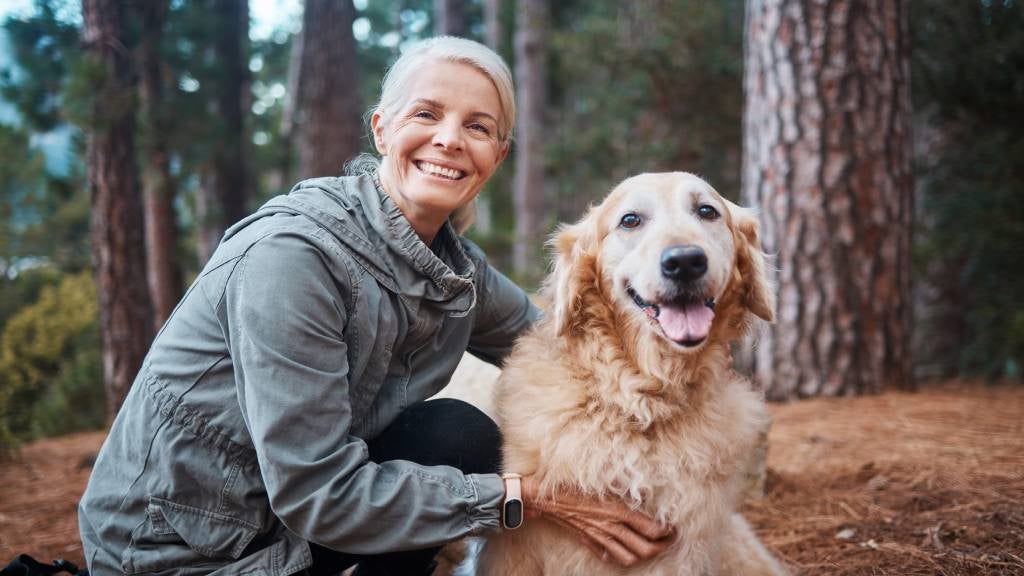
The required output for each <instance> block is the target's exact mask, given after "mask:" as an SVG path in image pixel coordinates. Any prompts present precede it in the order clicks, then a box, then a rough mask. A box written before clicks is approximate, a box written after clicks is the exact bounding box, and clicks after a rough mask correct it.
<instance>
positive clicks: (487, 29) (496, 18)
mask: <svg viewBox="0 0 1024 576" xmlns="http://www.w3.org/2000/svg"><path fill="white" fill-rule="evenodd" d="M484 41H485V42H486V43H487V46H488V47H489V48H490V49H491V50H494V51H495V52H498V51H499V50H500V49H501V0H484Z"/></svg>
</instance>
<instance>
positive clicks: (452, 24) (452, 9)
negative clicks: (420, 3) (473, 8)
mask: <svg viewBox="0 0 1024 576" xmlns="http://www.w3.org/2000/svg"><path fill="white" fill-rule="evenodd" d="M434 34H436V35H437V36H444V35H447V36H463V37H464V36H465V35H466V12H465V6H464V0H434Z"/></svg>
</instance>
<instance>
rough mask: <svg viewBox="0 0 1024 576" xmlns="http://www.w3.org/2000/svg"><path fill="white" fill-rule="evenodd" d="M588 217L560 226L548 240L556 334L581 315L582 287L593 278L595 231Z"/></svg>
mask: <svg viewBox="0 0 1024 576" xmlns="http://www.w3.org/2000/svg"><path fill="white" fill-rule="evenodd" d="M591 215H592V214H591ZM588 216H589V215H588ZM589 220H590V218H589V217H584V218H583V220H581V221H580V222H578V223H576V224H573V225H571V226H562V227H561V228H559V230H558V231H557V232H556V233H555V235H554V236H552V237H551V240H549V241H548V248H549V249H550V250H551V252H552V255H553V256H554V270H553V271H552V274H551V276H550V277H549V279H548V286H547V291H548V294H549V296H550V302H551V310H550V311H549V312H550V314H551V315H552V317H553V319H554V322H555V332H556V333H557V334H558V335H559V336H564V335H567V334H569V333H570V332H572V330H573V328H574V326H575V324H576V322H577V321H578V320H579V319H580V316H581V309H582V307H583V301H582V297H583V291H584V288H585V287H586V286H587V285H588V284H589V283H592V282H593V278H594V274H595V271H594V270H593V260H594V257H593V255H592V243H593V238H594V234H593V232H592V231H591V228H592V226H591V225H590V223H589Z"/></svg>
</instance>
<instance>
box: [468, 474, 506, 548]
mask: <svg viewBox="0 0 1024 576" xmlns="http://www.w3.org/2000/svg"><path fill="white" fill-rule="evenodd" d="M466 479H467V480H468V482H469V484H470V486H471V487H472V488H473V492H474V493H475V494H476V504H474V505H472V506H470V509H469V529H470V533H471V534H474V535H476V534H481V533H486V532H494V531H497V530H498V529H499V528H500V527H501V503H502V501H503V500H504V499H505V482H504V481H503V480H502V479H501V476H498V475H497V474H468V475H466Z"/></svg>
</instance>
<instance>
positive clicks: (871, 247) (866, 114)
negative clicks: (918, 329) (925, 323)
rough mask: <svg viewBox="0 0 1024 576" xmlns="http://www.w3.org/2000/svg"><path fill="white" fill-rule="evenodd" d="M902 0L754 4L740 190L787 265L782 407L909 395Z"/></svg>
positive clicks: (773, 374) (779, 342) (770, 385)
mask: <svg viewBox="0 0 1024 576" xmlns="http://www.w3.org/2000/svg"><path fill="white" fill-rule="evenodd" d="M908 56H909V48H908V28H907V7H906V3H905V2H904V1H902V0H873V1H871V2H854V1H851V0H823V1H821V2H813V3H808V2H801V1H797V0H749V2H748V5H747V30H746V46H745V61H746V62H745V63H746V72H745V78H744V91H745V97H746V111H745V118H744V143H743V147H744V161H743V165H744V167H743V195H744V197H745V200H746V202H748V203H750V204H751V205H754V206H757V207H759V208H760V210H761V223H762V234H763V243H764V247H765V250H766V251H767V252H768V253H769V254H774V255H776V257H777V261H776V268H777V269H778V270H779V277H778V314H777V317H776V324H775V325H774V326H773V327H772V328H771V329H770V330H769V331H768V333H767V335H765V336H764V337H763V338H762V341H761V342H760V344H759V346H758V348H757V352H756V375H757V377H758V378H759V379H760V380H761V383H762V385H764V386H765V388H766V390H767V392H768V394H769V396H770V397H772V398H776V399H781V398H790V397H793V396H811V395H848V394H859V393H871V392H878V391H880V390H881V389H882V388H883V386H886V385H894V386H898V387H902V388H912V387H913V385H914V384H913V375H912V372H911V348H910V340H911V339H910V336H911V281H910V264H911V263H910V240H911V223H912V204H913V195H912V193H913V190H912V184H913V183H912V175H911V170H910V159H911V141H910V98H909V58H908Z"/></svg>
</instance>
